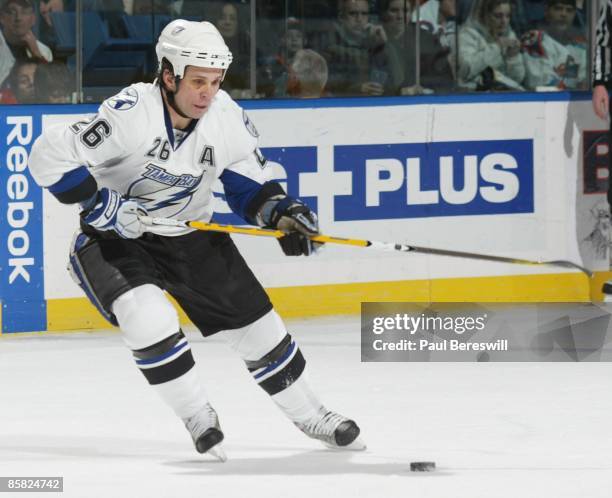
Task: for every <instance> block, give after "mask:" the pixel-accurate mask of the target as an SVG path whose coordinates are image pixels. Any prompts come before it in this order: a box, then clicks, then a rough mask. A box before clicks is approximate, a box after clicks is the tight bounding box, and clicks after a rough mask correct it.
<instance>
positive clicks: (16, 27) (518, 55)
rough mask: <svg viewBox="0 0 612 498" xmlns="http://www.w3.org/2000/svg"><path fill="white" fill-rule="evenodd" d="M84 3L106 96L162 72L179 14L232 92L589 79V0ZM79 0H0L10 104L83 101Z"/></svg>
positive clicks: (458, 88) (97, 79) (465, 87)
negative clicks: (197, 29)
mask: <svg viewBox="0 0 612 498" xmlns="http://www.w3.org/2000/svg"><path fill="white" fill-rule="evenodd" d="M417 3H418V5H417ZM293 4H296V5H297V4H299V5H297V6H296V7H295V9H294V10H291V7H289V11H287V8H288V7H287V5H290V6H291V5H293ZM82 5H83V10H84V12H85V13H89V14H91V16H94V17H87V19H90V18H91V19H94V18H95V19H94V20H98V21H99V23H100V26H102V27H101V28H100V33H101V34H99V36H98V38H96V40H95V41H91V40H90V39H92V38H94V34H93V32H94V31H95V30H94V29H91V28H87V29H84V30H83V32H84V38H85V39H84V45H85V50H84V52H85V60H84V71H83V80H84V83H85V85H86V86H88V85H89V86H92V87H93V86H96V87H102V88H103V89H107V95H112V94H113V93H114V92H115V91H116V90H118V89H120V88H121V87H123V86H126V85H128V84H130V83H132V82H134V81H140V80H143V79H144V80H147V79H149V80H151V79H152V78H154V77H155V70H156V63H155V60H154V45H155V39H156V38H157V35H158V34H159V32H160V31H161V29H162V28H163V26H164V25H165V24H167V23H168V22H169V21H170V20H171V19H173V18H177V17H182V18H187V19H191V20H208V21H210V22H213V23H214V24H215V25H216V26H217V28H218V29H219V31H220V33H221V34H222V35H223V37H224V38H225V40H226V43H227V44H228V46H229V48H230V50H231V51H232V53H233V55H234V62H233V64H232V66H231V68H230V70H229V72H228V74H227V76H226V78H225V81H224V83H223V88H224V89H225V90H226V91H228V92H229V93H230V94H231V95H232V96H233V97H235V98H250V97H301V98H312V97H320V96H380V95H419V94H431V93H449V92H465V91H503V90H542V89H586V88H587V85H588V78H587V56H588V55H587V54H588V50H587V19H588V17H587V12H586V8H587V4H586V1H585V0H332V1H331V2H329V1H323V0H309V1H308V2H291V3H290V4H286V2H285V1H284V0H258V2H257V3H256V6H255V7H256V22H255V23H252V22H251V16H252V7H253V6H252V5H251V4H250V2H249V1H248V0H242V1H239V0H229V1H228V0H226V1H223V0H175V1H169V0H82ZM74 8H75V0H47V1H45V0H0V103H41V102H45V103H49V102H53V103H60V102H71V101H74V98H75V94H74V92H75V56H74V40H73V41H72V45H71V44H70V43H68V44H67V43H66V36H67V35H69V36H72V38H74V36H75V35H74V28H72V31H71V30H70V29H66V25H67V26H68V27H69V28H70V26H74V14H73V13H74ZM71 13H72V16H73V17H66V19H68V21H69V22H68V23H67V24H66V25H63V24H61V22H62V19H63V17H62V16H69V15H70V14H71ZM92 22H93V21H92ZM90 26H97V25H95V24H91V25H90ZM142 26H145V28H142ZM69 36H68V37H69ZM88 43H90V45H91V46H92V48H90V49H88ZM71 47H72V48H71ZM110 49H112V50H114V52H110V51H107V52H105V50H110ZM122 51H123V52H122ZM121 53H123V55H125V57H123V58H122V59H121V62H119V61H120V58H119V57H118V55H120V54H121ZM105 55H106V58H105ZM96 61H97V62H96ZM109 61H110V62H109ZM113 61H116V62H115V64H116V65H118V66H121V67H113ZM130 64H131V65H132V66H134V67H131V66H130ZM113 69H115V70H116V71H115V72H113Z"/></svg>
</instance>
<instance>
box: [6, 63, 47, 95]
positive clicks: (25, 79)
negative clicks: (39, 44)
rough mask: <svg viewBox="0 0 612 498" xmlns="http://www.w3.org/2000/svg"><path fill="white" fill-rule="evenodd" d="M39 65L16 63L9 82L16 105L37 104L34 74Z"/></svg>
mask: <svg viewBox="0 0 612 498" xmlns="http://www.w3.org/2000/svg"><path fill="white" fill-rule="evenodd" d="M38 65H39V64H38V63H37V62H34V61H27V60H18V61H16V62H15V65H14V66H13V69H12V70H11V74H10V75H9V77H8V80H7V81H8V89H10V93H12V95H13V97H14V99H15V101H16V103H18V104H33V103H34V102H35V96H34V74H35V73H36V68H37V67H38ZM6 90H7V89H5V91H6ZM8 93H9V92H7V95H8Z"/></svg>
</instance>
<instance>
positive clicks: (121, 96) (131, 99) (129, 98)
mask: <svg viewBox="0 0 612 498" xmlns="http://www.w3.org/2000/svg"><path fill="white" fill-rule="evenodd" d="M137 103H138V92H137V91H136V90H134V89H133V88H130V87H128V88H125V89H124V90H122V91H121V92H120V93H118V94H117V95H115V96H113V97H110V98H109V99H108V100H107V101H106V105H108V106H109V107H110V108H111V109H115V110H116V111H127V110H128V109H131V108H132V107H134V106H135V105H136V104H137Z"/></svg>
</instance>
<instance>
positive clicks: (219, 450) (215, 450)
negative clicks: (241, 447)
mask: <svg viewBox="0 0 612 498" xmlns="http://www.w3.org/2000/svg"><path fill="white" fill-rule="evenodd" d="M206 454H207V455H210V456H212V457H214V458H216V459H217V460H219V461H220V462H227V455H226V454H225V451H224V450H223V447H222V446H221V444H216V445H215V446H213V447H212V448H211V449H209V450H208V451H207V452H206Z"/></svg>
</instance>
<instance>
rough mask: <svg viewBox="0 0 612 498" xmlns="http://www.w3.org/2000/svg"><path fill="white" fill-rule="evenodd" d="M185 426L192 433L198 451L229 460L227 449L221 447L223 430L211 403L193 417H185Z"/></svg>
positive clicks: (221, 459)
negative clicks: (226, 453)
mask: <svg viewBox="0 0 612 498" xmlns="http://www.w3.org/2000/svg"><path fill="white" fill-rule="evenodd" d="M183 422H185V427H187V430H188V431H189V433H190V434H191V438H192V439H193V443H194V444H195V447H196V450H198V453H208V454H209V455H212V456H214V457H215V458H217V459H219V460H220V461H222V462H225V461H226V460H227V456H226V455H225V451H223V448H222V447H221V441H223V432H221V427H220V426H219V417H218V416H217V412H216V411H215V410H214V408H213V407H212V406H210V404H209V403H206V405H204V407H203V408H202V409H201V410H200V411H199V412H198V413H196V414H195V415H194V416H193V417H190V418H188V419H184V420H183Z"/></svg>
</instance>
